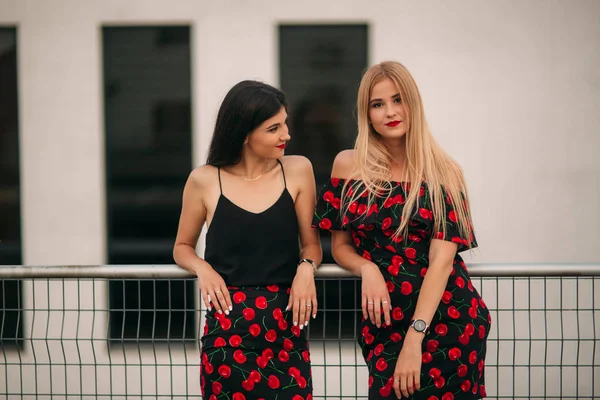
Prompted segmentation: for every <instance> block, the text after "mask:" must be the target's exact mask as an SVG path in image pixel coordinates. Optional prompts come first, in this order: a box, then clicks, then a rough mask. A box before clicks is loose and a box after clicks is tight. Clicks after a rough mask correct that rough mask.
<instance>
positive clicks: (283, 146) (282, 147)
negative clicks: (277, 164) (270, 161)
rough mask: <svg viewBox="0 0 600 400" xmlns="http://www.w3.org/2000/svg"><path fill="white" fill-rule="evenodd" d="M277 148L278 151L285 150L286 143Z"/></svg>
mask: <svg viewBox="0 0 600 400" xmlns="http://www.w3.org/2000/svg"><path fill="white" fill-rule="evenodd" d="M275 147H277V148H278V149H281V150H283V149H285V143H284V144H280V145H279V146H275Z"/></svg>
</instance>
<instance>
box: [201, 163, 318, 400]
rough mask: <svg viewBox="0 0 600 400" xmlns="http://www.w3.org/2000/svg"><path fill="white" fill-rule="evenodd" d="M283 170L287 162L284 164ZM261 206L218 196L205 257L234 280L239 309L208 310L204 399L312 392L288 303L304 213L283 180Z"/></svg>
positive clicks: (282, 399) (281, 398)
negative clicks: (267, 204)
mask: <svg viewBox="0 0 600 400" xmlns="http://www.w3.org/2000/svg"><path fill="white" fill-rule="evenodd" d="M281 169H282V174H283V166H281ZM283 182H284V190H283V192H282V194H281V196H280V197H279V199H278V200H277V201H276V202H275V204H273V205H272V206H271V207H269V208H268V209H266V210H265V211H263V212H261V213H253V212H250V211H247V210H245V209H243V208H240V207H238V206H237V205H235V204H234V203H233V202H232V201H230V200H229V199H228V198H227V197H225V196H224V195H223V187H222V185H221V175H220V170H219V185H220V189H221V195H220V197H219V200H218V203H217V207H216V210H215V215H214V217H213V220H212V223H211V225H210V228H209V230H208V232H207V237H206V252H205V259H206V261H207V262H208V263H209V264H210V265H211V266H212V267H213V268H214V269H215V270H216V271H217V272H218V273H219V274H220V275H221V276H222V277H223V279H224V280H225V282H226V284H227V285H228V288H229V292H230V295H231V300H232V304H233V310H232V311H231V312H230V313H229V315H225V314H219V313H217V312H216V311H215V309H214V307H213V308H212V310H211V311H209V312H207V315H206V324H205V326H204V334H203V336H202V339H201V344H202V350H201V356H200V386H201V390H202V396H203V398H204V399H205V400H217V399H226V400H251V399H277V400H288V399H289V400H311V399H312V378H311V366H310V355H309V351H308V343H307V340H306V336H305V333H306V331H305V330H300V329H299V327H298V326H293V323H292V322H293V321H292V312H291V311H289V312H286V311H285V308H286V306H287V303H288V300H289V293H290V286H291V283H292V281H293V279H294V275H295V273H296V265H297V263H298V256H299V253H300V252H299V246H298V221H297V217H296V210H295V207H294V201H293V199H292V197H291V195H290V193H289V192H288V190H287V188H286V187H285V175H283Z"/></svg>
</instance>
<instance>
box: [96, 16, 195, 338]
mask: <svg viewBox="0 0 600 400" xmlns="http://www.w3.org/2000/svg"><path fill="white" fill-rule="evenodd" d="M103 56H104V60H103V61H104V85H105V87H104V95H105V103H104V105H105V128H106V191H107V218H108V221H107V222H108V224H107V225H108V261H109V263H110V264H173V256H172V252H173V244H174V241H175V235H176V231H177V224H178V221H179V212H180V210H181V195H182V191H183V186H184V185H185V181H186V179H187V176H188V174H189V172H190V170H191V167H192V148H191V141H192V139H191V138H192V129H191V73H190V61H191V59H190V29H189V27H182V26H178V27H106V28H104V29H103ZM184 286H185V287H184ZM186 293H187V294H188V295H187V296H186ZM191 293H193V282H192V281H187V282H184V281H160V280H159V281H156V282H153V281H146V282H144V281H127V282H124V281H113V282H111V284H110V307H111V310H112V311H111V315H110V318H111V320H110V336H111V338H112V339H113V340H118V339H124V340H125V339H128V338H155V339H157V338H164V339H171V340H173V339H179V340H181V339H186V340H191V339H193V337H194V336H193V335H194V323H193V318H194V317H193V311H192V310H193V308H194V296H192V295H190V294H191ZM119 309H121V310H123V309H124V311H117V310H119ZM157 310H158V311H157ZM138 324H139V325H138Z"/></svg>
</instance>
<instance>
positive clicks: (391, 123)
mask: <svg viewBox="0 0 600 400" xmlns="http://www.w3.org/2000/svg"><path fill="white" fill-rule="evenodd" d="M400 122H402V121H392V122H388V123H387V124H385V125H386V126H389V127H391V128H393V127H394V126H398V124H399V123H400Z"/></svg>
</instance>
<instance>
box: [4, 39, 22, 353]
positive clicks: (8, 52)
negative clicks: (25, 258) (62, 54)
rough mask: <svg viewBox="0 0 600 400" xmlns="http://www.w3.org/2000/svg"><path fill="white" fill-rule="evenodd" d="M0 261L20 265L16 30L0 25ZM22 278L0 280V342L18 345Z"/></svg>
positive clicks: (8, 345)
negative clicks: (0, 26) (20, 279)
mask: <svg viewBox="0 0 600 400" xmlns="http://www.w3.org/2000/svg"><path fill="white" fill-rule="evenodd" d="M0 221H2V222H0V265H20V264H21V262H22V258H21V202H20V178H19V126H18V100H17V31H16V29H14V28H0ZM20 311H21V282H20V281H19V280H9V279H5V280H0V324H1V326H0V331H1V334H0V346H1V347H4V346H7V347H10V346H14V345H21V344H22V342H21V341H20V340H19V339H21V338H22V337H23V332H22V325H21V323H20V321H21V318H20V314H21V313H20Z"/></svg>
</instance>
